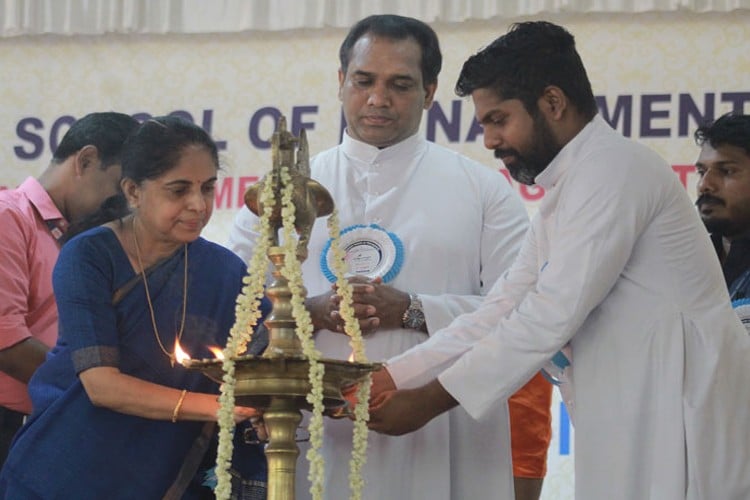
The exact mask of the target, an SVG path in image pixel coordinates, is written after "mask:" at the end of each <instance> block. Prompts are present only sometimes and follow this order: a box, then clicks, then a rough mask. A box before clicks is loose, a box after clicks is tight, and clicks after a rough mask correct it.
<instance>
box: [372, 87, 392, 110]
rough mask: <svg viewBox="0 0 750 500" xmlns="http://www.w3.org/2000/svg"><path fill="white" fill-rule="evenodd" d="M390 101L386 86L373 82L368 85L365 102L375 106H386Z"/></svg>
mask: <svg viewBox="0 0 750 500" xmlns="http://www.w3.org/2000/svg"><path fill="white" fill-rule="evenodd" d="M389 102H390V92H389V90H388V87H387V86H386V85H383V84H375V85H373V86H372V87H370V93H369V95H368V97H367V104H369V105H370V106H375V107H384V106H387V105H388V103H389Z"/></svg>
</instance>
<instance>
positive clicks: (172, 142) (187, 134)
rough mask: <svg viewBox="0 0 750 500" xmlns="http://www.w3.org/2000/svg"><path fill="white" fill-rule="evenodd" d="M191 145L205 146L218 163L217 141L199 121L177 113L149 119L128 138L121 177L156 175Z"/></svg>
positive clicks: (141, 178) (138, 179) (137, 178)
mask: <svg viewBox="0 0 750 500" xmlns="http://www.w3.org/2000/svg"><path fill="white" fill-rule="evenodd" d="M190 146H198V147H202V148H205V149H206V150H207V151H208V152H209V153H210V155H211V158H213V161H214V163H215V164H216V167H217V168H218V167H219V153H218V150H217V148H216V143H215V142H214V141H213V140H212V139H211V137H210V136H209V135H208V133H207V132H206V131H205V130H203V129H202V128H200V127H199V126H198V125H195V124H194V123H192V122H189V121H187V120H185V119H183V118H179V117H177V116H159V117H156V118H151V119H149V120H146V121H145V122H143V123H142V124H141V125H140V126H139V127H138V128H137V129H136V131H135V132H134V133H133V134H132V135H131V136H130V137H128V139H127V140H126V141H125V147H124V148H123V152H122V177H123V178H124V179H125V178H127V179H131V180H133V181H134V182H135V183H136V184H140V183H142V182H143V181H144V180H150V179H156V178H157V177H160V176H161V175H163V174H164V173H165V172H168V171H169V170H171V169H173V168H174V167H175V166H177V163H178V162H179V161H180V156H181V155H182V153H183V151H184V149H185V148H187V147H190Z"/></svg>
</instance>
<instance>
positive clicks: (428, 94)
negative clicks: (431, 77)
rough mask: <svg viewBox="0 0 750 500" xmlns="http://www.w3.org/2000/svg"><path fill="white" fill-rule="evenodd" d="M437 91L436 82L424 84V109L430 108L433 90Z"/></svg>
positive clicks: (433, 98) (433, 97) (433, 95)
mask: <svg viewBox="0 0 750 500" xmlns="http://www.w3.org/2000/svg"><path fill="white" fill-rule="evenodd" d="M436 91H437V82H435V83H428V84H427V85H425V86H424V92H425V94H424V109H430V108H431V107H432V103H433V101H434V100H435V92H436Z"/></svg>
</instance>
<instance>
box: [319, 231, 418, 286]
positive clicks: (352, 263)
mask: <svg viewBox="0 0 750 500" xmlns="http://www.w3.org/2000/svg"><path fill="white" fill-rule="evenodd" d="M331 242H332V240H330V239H329V240H328V242H327V243H326V244H325V247H324V248H323V253H322V254H321V256H320V268H321V270H322V271H323V274H324V275H325V277H326V278H327V279H328V281H330V282H331V283H333V282H335V281H336V276H335V274H334V273H333V271H332V268H333V263H332V261H331V259H332V258H333V252H332V251H331ZM339 244H340V245H341V248H342V250H344V259H345V260H346V266H347V270H348V271H347V274H346V276H347V277H349V276H354V275H360V276H366V277H368V278H370V279H374V278H378V277H380V278H382V279H383V282H384V283H387V282H389V281H390V280H392V279H393V278H395V277H396V275H397V274H398V272H399V271H400V270H401V264H402V263H403V260H404V246H403V244H402V243H401V240H400V239H399V238H398V236H396V235H395V234H394V233H390V232H388V231H386V230H385V229H383V228H382V227H380V226H378V225H376V224H370V225H369V226H365V225H362V224H358V225H354V226H349V227H347V228H344V229H343V230H342V231H341V236H340V237H339Z"/></svg>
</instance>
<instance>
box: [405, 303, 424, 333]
mask: <svg viewBox="0 0 750 500" xmlns="http://www.w3.org/2000/svg"><path fill="white" fill-rule="evenodd" d="M423 324H424V312H423V311H421V310H420V309H416V308H409V309H408V310H407V312H406V320H405V321H404V326H406V327H407V328H413V329H415V330H419V329H420V328H421V327H422V325H423Z"/></svg>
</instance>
